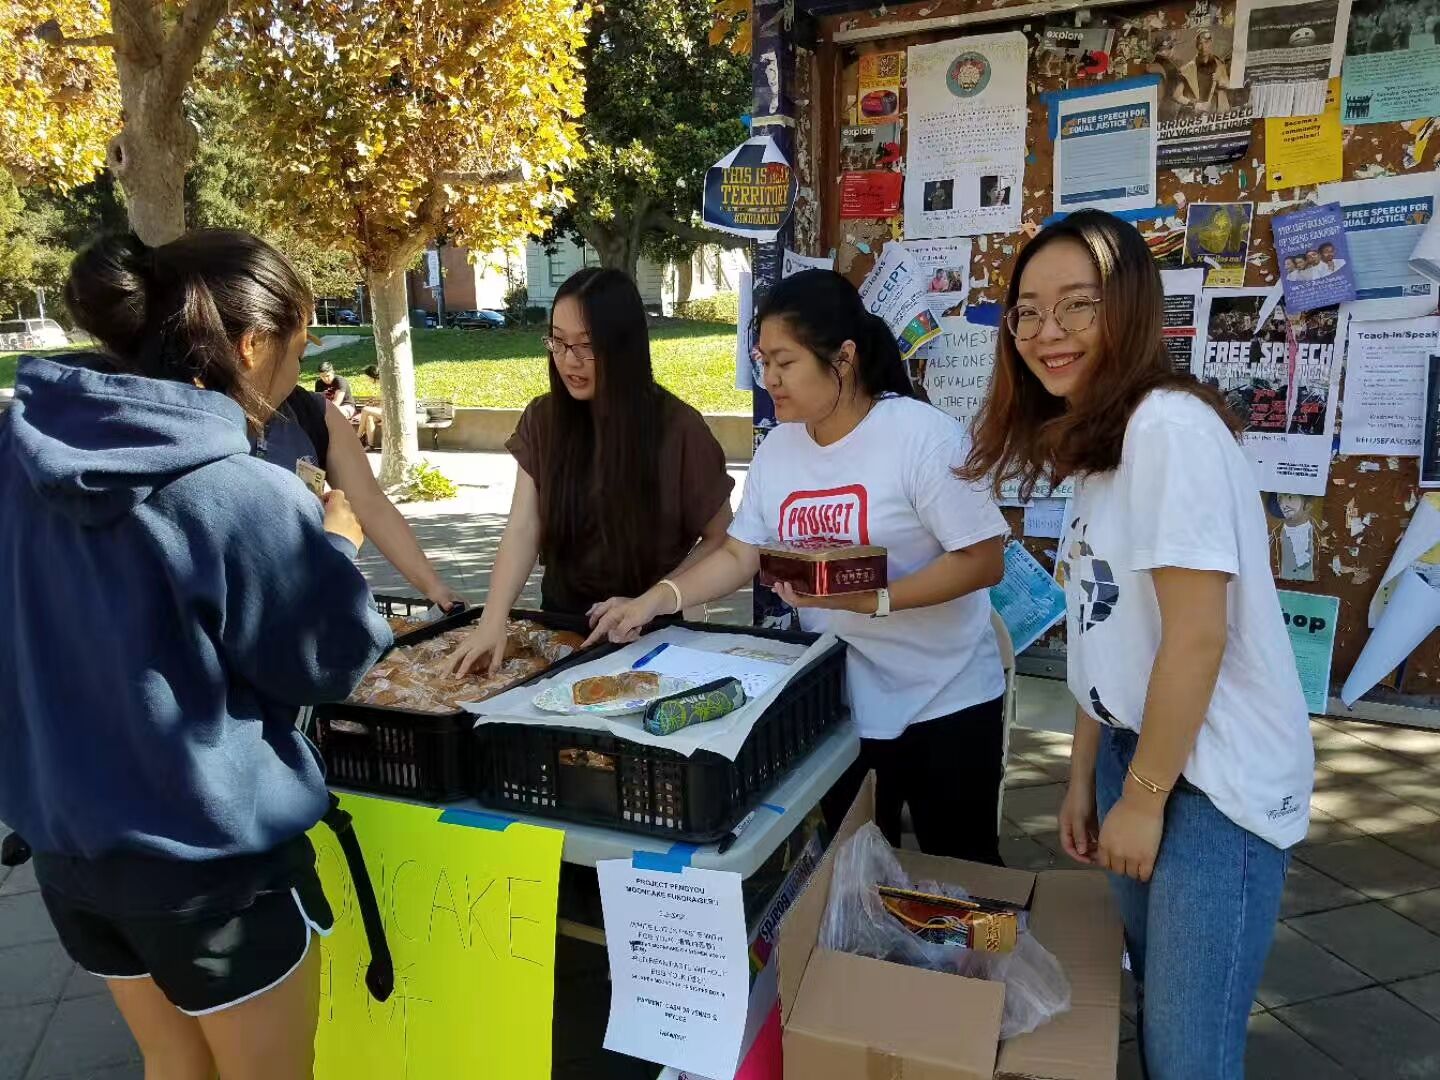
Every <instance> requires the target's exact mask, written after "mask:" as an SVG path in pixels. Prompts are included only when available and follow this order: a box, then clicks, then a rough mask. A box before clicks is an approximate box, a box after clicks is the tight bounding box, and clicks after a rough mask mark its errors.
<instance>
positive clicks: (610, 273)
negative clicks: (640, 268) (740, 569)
mask: <svg viewBox="0 0 1440 1080" xmlns="http://www.w3.org/2000/svg"><path fill="white" fill-rule="evenodd" d="M569 298H573V299H574V300H575V301H576V302H577V303H578V304H579V305H580V311H581V315H582V316H583V318H584V320H585V329H586V330H587V331H588V332H589V335H590V347H591V349H593V350H594V352H595V396H594V398H593V399H591V400H590V401H577V400H575V398H573V397H571V396H570V391H569V390H567V389H566V388H565V383H564V380H563V379H562V378H561V377H560V371H559V369H558V368H557V367H556V365H555V361H554V360H553V359H552V360H551V361H550V424H549V429H550V430H549V442H548V445H547V448H546V451H547V452H546V455H545V473H546V475H545V477H544V482H543V483H542V484H541V485H540V492H541V500H540V502H541V507H540V510H541V522H542V531H541V550H542V554H543V555H544V557H545V561H546V563H547V565H557V564H561V563H567V564H569V565H571V566H575V565H580V560H579V558H578V555H579V553H580V552H581V551H582V550H583V549H585V548H587V547H590V546H592V545H594V544H595V542H596V540H597V537H596V531H597V528H598V531H599V534H600V535H599V539H600V540H602V541H603V543H604V547H605V550H606V551H607V552H608V553H609V554H610V555H611V556H612V557H613V559H614V561H613V562H612V563H611V565H610V566H608V567H607V571H608V572H609V573H610V574H613V580H609V581H606V582H584V583H582V586H583V587H587V588H589V589H592V590H594V591H596V592H597V593H604V594H605V595H610V594H611V593H614V592H616V591H620V592H622V593H623V594H624V595H629V596H638V595H639V594H640V593H641V592H643V591H644V590H646V589H648V588H649V587H650V586H651V585H653V584H654V583H655V581H654V579H655V577H656V575H658V574H662V573H665V572H666V571H667V570H669V569H671V567H658V566H657V560H658V557H659V551H660V543H659V540H660V538H659V537H658V536H657V534H656V530H655V513H656V505H657V503H658V501H659V495H660V443H661V437H662V434H663V425H664V419H665V417H664V413H665V408H666V404H667V399H668V397H669V395H668V394H666V392H665V391H664V390H662V389H661V388H660V387H659V386H657V385H656V384H655V376H654V373H653V371H652V370H651V367H650V330H649V324H648V322H647V319H646V316H645V305H644V303H643V302H642V301H641V299H640V291H639V290H638V289H636V288H635V283H634V282H633V281H631V280H630V278H629V277H627V276H626V275H625V274H624V273H622V272H621V271H619V270H609V269H601V268H599V267H593V266H591V267H586V268H585V269H584V270H580V271H577V272H576V273H574V274H572V275H571V276H570V277H569V278H568V279H567V280H566V281H565V284H563V285H561V286H560V288H559V290H558V291H557V292H556V293H555V303H556V304H557V305H558V304H559V303H560V301H562V300H565V299H569ZM551 319H552V323H553V319H554V308H553V307H552V308H551ZM552 330H553V325H552Z"/></svg>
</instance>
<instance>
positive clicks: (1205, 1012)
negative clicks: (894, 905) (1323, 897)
mask: <svg viewBox="0 0 1440 1080" xmlns="http://www.w3.org/2000/svg"><path fill="white" fill-rule="evenodd" d="M1009 280H1010V284H1009V295H1008V296H1007V297H1006V301H1007V303H1006V307H1007V311H1006V315H1005V324H1004V326H1003V327H1002V329H1001V333H1000V341H999V351H998V355H997V358H996V362H995V374H994V378H993V380H992V382H991V384H990V393H989V397H988V399H987V400H986V403H985V405H984V407H983V408H982V410H981V412H980V415H979V417H978V418H977V422H976V426H975V441H974V449H973V451H972V452H971V454H970V457H969V460H968V461H967V462H966V464H965V467H964V469H962V470H961V475H962V476H963V477H966V478H970V479H974V480H979V479H980V478H984V477H988V478H989V479H990V481H991V482H992V483H993V484H994V486H995V489H996V491H997V492H998V490H999V486H1000V484H1001V483H1002V482H1003V481H1005V480H1018V481H1020V486H1021V490H1022V492H1023V493H1025V494H1026V495H1027V497H1028V494H1029V492H1030V491H1031V490H1033V488H1034V487H1035V484H1036V482H1037V481H1038V480H1039V479H1040V478H1041V477H1046V478H1048V479H1050V480H1052V481H1054V482H1056V483H1058V482H1060V481H1062V480H1064V479H1066V478H1067V477H1074V478H1075V479H1076V480H1077V485H1076V493H1075V498H1074V499H1073V501H1072V502H1071V504H1070V511H1069V515H1068V517H1069V520H1068V521H1067V526H1068V532H1067V535H1066V538H1065V539H1064V540H1062V541H1061V545H1060V547H1061V550H1060V555H1059V559H1058V565H1057V568H1056V571H1057V577H1059V578H1060V579H1061V580H1062V581H1063V583H1064V586H1065V593H1066V601H1067V608H1068V619H1067V634H1066V637H1067V654H1066V661H1067V668H1068V678H1069V683H1070V689H1071V691H1072V693H1073V694H1074V695H1075V699H1076V701H1077V702H1078V704H1079V710H1078V712H1077V715H1076V720H1075V740H1074V743H1073V745H1072V749H1071V756H1070V785H1069V789H1068V791H1067V793H1066V796H1065V801H1064V804H1063V805H1062V807H1061V810H1060V840H1061V843H1062V844H1063V845H1064V847H1065V850H1066V852H1067V853H1069V854H1070V855H1071V856H1072V857H1073V858H1075V859H1078V860H1080V861H1081V862H1086V863H1095V864H1098V865H1099V866H1101V867H1103V868H1105V869H1107V870H1109V871H1110V872H1111V881H1112V884H1113V886H1114V891H1115V894H1116V898H1117V900H1118V901H1119V906H1120V911H1121V916H1122V918H1123V919H1124V923H1125V936H1126V941H1127V944H1128V946H1129V950H1130V961H1131V966H1132V969H1133V971H1134V973H1135V979H1136V985H1137V987H1138V990H1139V995H1138V996H1139V1005H1140V1017H1139V1025H1140V1037H1141V1046H1142V1049H1143V1053H1144V1058H1145V1063H1146V1067H1147V1071H1148V1075H1149V1076H1150V1077H1151V1078H1152V1080H1240V1078H1241V1077H1243V1075H1244V1069H1245V1032H1246V1022H1247V1020H1248V1018H1249V1013H1250V1003H1251V1001H1252V1000H1253V999H1254V996H1255V990H1256V987H1257V985H1258V983H1259V981H1260V975H1261V972H1262V971H1263V969H1264V967H1265V957H1266V954H1267V953H1268V952H1269V950H1270V942H1271V939H1272V937H1273V935H1274V931H1275V920H1276V918H1277V917H1278V914H1279V910H1280V897H1281V892H1282V889H1283V886H1284V882H1285V870H1286V866H1287V864H1288V861H1289V855H1288V853H1287V849H1289V848H1290V847H1291V846H1293V845H1294V844H1296V843H1298V842H1299V841H1300V840H1301V839H1303V838H1304V836H1305V830H1306V825H1307V818H1308V810H1309V805H1310V788H1311V783H1312V774H1313V771H1314V750H1313V748H1312V746H1311V742H1310V727H1309V718H1308V716H1307V715H1306V709H1305V698H1304V695H1303V694H1302V692H1301V689H1300V680H1299V676H1298V675H1297V674H1296V670H1295V658H1294V655H1293V653H1292V652H1291V649H1290V643H1289V640H1288V636H1287V632H1286V629H1285V624H1284V621H1283V617H1282V615H1281V612H1280V603H1279V599H1278V597H1277V596H1276V592H1275V581H1274V578H1273V577H1272V576H1271V573H1270V552H1269V537H1268V534H1267V528H1266V523H1265V514H1264V511H1263V509H1262V507H1261V503H1260V498H1259V492H1258V491H1257V489H1256V483H1255V475H1254V473H1253V471H1252V470H1251V466H1250V463H1249V461H1248V460H1246V457H1245V454H1244V453H1243V452H1242V451H1241V449H1240V447H1239V445H1238V444H1237V442H1236V440H1235V428H1236V424H1235V422H1234V420H1233V418H1232V417H1231V416H1230V415H1229V414H1228V413H1227V412H1226V411H1225V406H1224V405H1223V403H1222V402H1221V401H1220V400H1219V398H1218V396H1217V395H1215V394H1214V393H1213V392H1212V391H1210V390H1208V389H1207V388H1205V387H1203V386H1201V385H1200V384H1199V383H1198V382H1196V381H1195V380H1194V379H1193V378H1192V377H1191V376H1190V375H1189V374H1188V373H1180V372H1176V371H1174V370H1172V368H1171V366H1170V363H1169V360H1168V358H1167V355H1166V349H1165V341H1164V337H1163V327H1164V302H1165V299H1164V292H1163V290H1162V288H1161V284H1160V275H1159V273H1158V272H1157V270H1156V268H1155V262H1154V259H1153V258H1152V257H1151V255H1150V252H1149V250H1148V249H1147V248H1146V246H1145V241H1144V240H1143V239H1142V238H1141V236H1140V234H1139V233H1138V232H1136V231H1135V229H1134V228H1133V227H1132V226H1130V225H1127V224H1126V223H1124V222H1122V221H1120V220H1119V219H1118V218H1115V217H1112V216H1110V215H1109V214H1105V213H1101V212H1099V211H1096V210H1084V211H1081V212H1079V213H1076V214H1071V215H1070V216H1069V217H1067V218H1065V219H1064V220H1062V221H1060V222H1058V223H1057V224H1055V225H1052V226H1050V227H1049V228H1047V229H1045V230H1043V231H1042V232H1041V233H1040V234H1039V235H1037V236H1036V237H1035V239H1034V240H1032V241H1031V242H1030V243H1029V244H1028V245H1027V246H1026V247H1025V249H1024V250H1023V251H1021V253H1020V255H1019V256H1018V257H1017V259H1016V260H1015V266H1014V268H1013V270H1012V273H1011V275H1010V279H1009Z"/></svg>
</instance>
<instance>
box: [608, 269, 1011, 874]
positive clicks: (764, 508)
mask: <svg viewBox="0 0 1440 1080" xmlns="http://www.w3.org/2000/svg"><path fill="white" fill-rule="evenodd" d="M759 326H760V352H761V354H762V356H763V367H764V375H765V388H766V389H767V390H768V391H769V392H770V395H771V397H772V398H774V400H775V415H776V418H777V419H779V420H780V421H781V423H780V425H779V426H778V427H776V428H775V429H774V430H773V431H772V432H771V433H770V435H769V436H768V437H767V438H766V439H765V441H764V442H763V443H761V444H760V447H759V449H758V450H757V451H756V452H755V460H754V461H753V462H752V464H751V466H750V474H749V477H748V478H747V480H746V482H745V497H744V501H743V502H742V503H741V506H740V511H739V513H738V514H737V516H736V518H735V521H734V523H733V524H732V525H731V527H730V539H729V541H728V542H727V544H726V546H725V547H724V548H723V549H722V550H720V551H717V552H715V553H714V554H712V555H710V556H709V557H707V558H706V559H704V560H703V561H701V562H699V563H697V564H696V565H695V566H692V567H691V568H690V569H689V570H687V571H685V572H684V573H683V574H679V575H677V576H676V577H675V578H674V580H673V581H663V582H661V583H660V584H659V585H657V586H656V587H655V588H653V589H651V590H650V591H649V592H647V593H646V594H645V595H643V596H641V597H639V598H637V599H634V600H621V599H616V600H612V601H609V602H607V603H606V604H602V605H600V606H599V608H598V609H597V610H596V612H595V614H594V616H593V619H594V621H595V623H596V636H597V637H598V636H600V635H602V634H609V635H610V636H611V638H612V639H614V640H619V641H624V640H629V639H630V638H632V637H633V636H634V635H635V634H636V632H638V630H639V629H640V627H642V626H644V625H646V624H647V623H649V622H650V621H651V620H652V619H654V618H656V617H657V616H660V615H669V614H671V613H673V612H676V611H679V610H680V609H681V608H682V607H684V606H686V605H690V604H700V603H704V602H706V601H708V600H712V599H715V598H717V597H721V596H726V595H728V594H730V593H732V592H734V591H735V590H736V589H739V588H741V587H742V586H744V585H746V584H748V583H749V582H750V580H751V579H752V578H753V577H754V576H755V574H756V572H757V570H758V569H759V565H760V555H759V550H758V549H759V548H760V547H761V546H763V545H766V544H773V543H775V542H777V541H797V540H813V539H821V540H841V541H851V542H854V543H859V544H877V545H879V546H881V547H884V548H885V549H886V551H887V553H888V556H889V580H890V582H891V584H890V588H889V589H888V591H887V590H881V591H880V592H879V593H878V594H877V593H864V594H859V595H849V596H837V597H828V598H818V597H810V596H802V595H798V594H797V593H795V592H794V590H793V589H791V588H789V587H788V586H786V585H781V586H780V588H779V589H778V590H777V591H778V592H779V594H780V597H781V598H782V599H783V600H784V601H785V602H786V603H788V604H790V605H791V606H793V607H795V608H797V609H798V610H799V612H800V622H801V625H802V626H803V627H804V628H805V629H806V630H811V631H819V632H824V631H828V632H831V633H833V634H835V635H836V636H838V637H839V638H841V639H842V640H844V641H845V642H846V643H847V645H848V646H849V649H848V652H847V655H848V668H847V683H848V688H849V693H850V698H851V706H852V709H853V712H854V716H855V722H856V725H857V727H858V728H859V733H860V736H861V739H862V744H861V745H862V749H861V754H860V759H859V761H858V762H856V764H855V766H854V767H853V768H852V769H851V770H850V772H849V773H847V774H846V776H845V777H843V778H842V779H841V780H840V782H839V783H838V784H836V786H835V788H834V789H833V790H832V792H831V794H830V795H829V796H827V800H826V811H827V816H830V817H832V818H838V816H840V815H843V813H844V811H845V810H846V809H847V808H848V807H849V804H850V801H851V800H852V799H853V798H854V796H855V793H856V791H857V790H858V789H859V786H860V783H861V781H862V780H863V779H864V776H865V773H866V771H868V770H869V769H874V770H876V773H877V781H878V786H877V789H876V819H877V822H878V824H879V825H880V827H881V829H882V830H883V831H884V832H885V834H886V836H887V837H888V838H889V840H890V842H891V843H892V844H896V845H897V846H898V844H899V842H900V815H901V808H902V806H903V805H905V804H907V803H908V804H909V807H910V816H911V819H912V821H913V822H914V825H915V835H916V839H917V840H918V841H919V843H920V847H921V848H922V849H923V850H925V851H927V852H929V853H931V854H935V855H950V856H954V857H959V858H966V859H972V860H976V861H982V862H989V863H998V862H999V861H1000V853H999V847H998V835H997V828H996V827H997V825H998V820H997V818H998V815H997V812H996V807H997V805H998V801H999V797H1000V783H1001V778H1002V775H1003V770H1004V730H1003V727H1004V725H1003V712H1002V707H1001V706H1002V698H1003V695H1004V690H1005V677H1004V673H1003V672H1002V670H1001V667H1000V654H999V651H998V647H997V645H996V641H995V634H994V631H993V630H992V629H991V625H990V598H989V594H988V592H987V590H988V589H989V587H990V586H992V585H994V584H996V583H997V582H999V580H1000V578H1001V577H1002V576H1003V574H1004V562H1005V560H1004V539H1003V537H1004V534H1005V532H1006V525H1005V519H1004V518H1003V517H1002V516H1001V515H1000V511H999V510H998V509H997V508H996V506H995V504H994V502H993V501H992V500H991V498H990V497H989V496H988V495H987V494H986V493H985V491H984V490H983V489H982V488H981V487H978V486H976V485H973V484H970V483H967V482H965V481H962V480H960V479H959V478H958V477H957V476H956V475H955V471H954V470H955V469H956V468H958V467H959V465H960V464H962V463H963V461H964V458H965V454H966V451H967V448H968V440H967V439H966V436H965V432H964V429H963V428H962V427H961V426H960V424H959V423H958V422H957V421H956V420H954V419H953V418H952V417H950V416H947V415H946V414H945V413H943V412H941V411H940V410H939V409H936V408H934V407H932V406H930V405H927V404H926V403H924V402H922V401H917V400H915V399H914V398H913V397H912V394H913V391H912V389H911V386H910V381H909V378H908V376H907V375H906V373H905V367H904V364H903V363H902V361H901V359H900V352H899V349H898V348H897V347H896V343H895V337H894V335H893V334H891V333H890V331H889V329H888V328H887V327H886V325H885V323H884V322H883V321H882V320H880V319H879V318H877V317H875V316H874V315H870V314H868V313H867V312H866V311H865V308H864V305H863V304H862V303H861V301H860V296H859V294H858V293H857V292H856V291H855V287H854V286H853V285H851V284H850V283H849V282H848V281H846V280H845V279H844V278H843V277H841V276H840V275H839V274H836V273H834V272H832V271H829V270H811V271H805V272H803V273H800V274H796V275H794V276H792V277H789V278H787V279H786V280H784V281H782V282H781V283H780V285H779V286H778V287H777V288H776V289H775V290H774V291H773V292H771V294H770V295H769V296H768V297H767V298H766V301H765V303H764V304H763V305H762V307H761V310H760V316H759Z"/></svg>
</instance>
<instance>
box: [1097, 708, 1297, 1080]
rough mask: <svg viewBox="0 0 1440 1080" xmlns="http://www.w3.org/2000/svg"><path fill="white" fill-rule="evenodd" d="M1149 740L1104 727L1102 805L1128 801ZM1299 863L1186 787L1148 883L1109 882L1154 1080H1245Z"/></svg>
mask: <svg viewBox="0 0 1440 1080" xmlns="http://www.w3.org/2000/svg"><path fill="white" fill-rule="evenodd" d="M1138 743H1139V736H1138V735H1136V734H1135V733H1134V732H1131V731H1126V730H1123V729H1119V728H1108V727H1107V728H1103V729H1102V731H1101V739H1100V752H1099V755H1098V756H1097V758H1096V762H1095V801H1096V804H1097V808H1098V810H1099V813H1100V818H1101V820H1102V821H1103V820H1104V818H1105V815H1106V814H1108V813H1109V812H1110V808H1111V807H1112V806H1114V805H1115V803H1116V802H1118V801H1119V799H1120V794H1121V790H1122V788H1123V786H1124V783H1125V772H1126V770H1127V769H1128V768H1129V766H1130V759H1131V758H1132V757H1134V756H1135V747H1136V745H1137V744H1138ZM1289 863H1290V856H1289V854H1288V853H1286V852H1284V851H1281V850H1280V849H1279V848H1277V847H1276V846H1275V845H1274V844H1271V843H1269V842H1267V841H1265V840H1262V839H1261V838H1260V837H1258V836H1256V835H1255V834H1254V833H1252V832H1249V831H1247V830H1245V829H1242V828H1241V827H1240V826H1238V825H1236V824H1235V823H1234V822H1233V821H1231V820H1230V819H1229V818H1227V817H1226V816H1225V815H1224V814H1222V813H1221V812H1220V811H1219V810H1217V809H1216V808H1215V804H1214V803H1212V802H1211V801H1210V799H1209V797H1208V796H1206V795H1205V793H1204V792H1202V791H1201V790H1200V789H1199V788H1197V787H1195V786H1194V785H1192V784H1189V783H1187V782H1186V781H1185V780H1183V779H1181V780H1180V781H1178V782H1177V783H1176V785H1175V790H1174V791H1173V792H1171V794H1170V799H1169V801H1168V802H1167V803H1166V806H1165V833H1164V836H1163V837H1162V838H1161V841H1160V853H1159V855H1158V856H1157V857H1156V859H1155V871H1154V873H1153V875H1152V876H1151V878H1150V881H1149V883H1148V884H1144V885H1142V884H1141V883H1140V882H1138V881H1136V880H1134V879H1133V878H1127V877H1123V876H1121V875H1119V874H1111V875H1110V884H1111V887H1112V889H1113V890H1114V893H1115V898H1116V901H1117V902H1118V904H1119V906H1120V917H1121V919H1122V920H1123V922H1124V924H1125V943H1126V947H1127V948H1128V949H1129V951H1130V966H1131V969H1132V971H1133V972H1134V975H1135V986H1136V993H1137V1005H1138V1008H1139V1016H1138V1020H1139V1024H1138V1027H1139V1031H1140V1050H1141V1057H1142V1058H1143V1060H1144V1062H1145V1071H1146V1075H1147V1076H1148V1077H1149V1080H1243V1078H1244V1076H1245V1030H1246V1023H1247V1022H1248V1020H1249V1017H1250V1003H1251V1002H1252V1001H1253V1000H1254V998H1255V990H1256V988H1257V987H1258V986H1259V984H1260V976H1261V974H1262V973H1263V972H1264V970H1265V957H1266V955H1267V954H1268V953H1269V952H1270V943H1271V941H1272V940H1273V938H1274V936H1275V922H1276V920H1277V919H1278V918H1279V915H1280V895H1281V893H1282V891H1283V890H1284V887H1285V871H1286V868H1287V867H1288V866H1289Z"/></svg>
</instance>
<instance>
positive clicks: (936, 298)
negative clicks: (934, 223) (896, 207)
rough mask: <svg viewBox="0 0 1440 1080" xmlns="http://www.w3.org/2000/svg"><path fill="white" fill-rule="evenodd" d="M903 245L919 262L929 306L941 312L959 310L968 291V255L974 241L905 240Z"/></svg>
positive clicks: (958, 239) (971, 250)
mask: <svg viewBox="0 0 1440 1080" xmlns="http://www.w3.org/2000/svg"><path fill="white" fill-rule="evenodd" d="M904 243H905V248H906V250H907V251H909V252H910V254H911V255H913V256H914V257H915V261H916V263H917V264H919V267H920V270H919V274H920V277H922V278H923V279H924V280H925V283H926V286H925V287H926V290H927V291H928V293H929V301H930V306H931V308H932V309H933V310H934V311H936V312H938V313H939V314H941V315H950V314H952V313H955V314H958V312H959V309H960V307H961V305H963V304H964V303H965V300H966V298H967V297H968V296H969V294H970V257H971V254H972V252H973V248H974V241H972V240H971V239H970V238H969V237H968V236H964V237H959V238H956V239H953V240H907V241H905V242H904Z"/></svg>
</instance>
